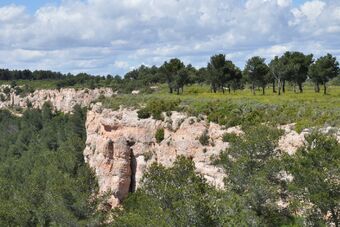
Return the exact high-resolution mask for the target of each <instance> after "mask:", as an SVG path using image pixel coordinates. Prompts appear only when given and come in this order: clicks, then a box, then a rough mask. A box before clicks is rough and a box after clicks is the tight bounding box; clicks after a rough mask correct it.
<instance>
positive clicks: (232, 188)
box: [113, 126, 340, 226]
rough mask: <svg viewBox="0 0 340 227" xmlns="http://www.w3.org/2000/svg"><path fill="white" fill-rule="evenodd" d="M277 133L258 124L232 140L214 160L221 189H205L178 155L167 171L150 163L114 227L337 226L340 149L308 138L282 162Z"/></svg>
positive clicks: (323, 138) (332, 143) (317, 137)
mask: <svg viewBox="0 0 340 227" xmlns="http://www.w3.org/2000/svg"><path fill="white" fill-rule="evenodd" d="M280 135H281V132H280V131H279V130H278V129H276V128H271V127H267V126H258V127H250V128H248V130H247V131H246V134H245V135H244V136H242V137H234V138H233V140H231V141H230V144H231V146H230V148H229V149H227V150H226V151H225V152H222V154H221V155H220V157H218V158H217V159H216V161H215V162H216V164H217V165H221V166H223V167H224V169H225V171H226V173H227V174H228V177H227V179H226V180H225V183H226V186H225V188H224V189H221V190H219V189H216V188H214V187H211V186H209V185H208V184H207V183H206V181H205V180H204V178H203V177H201V176H199V175H197V174H196V173H195V167H194V163H193V162H192V161H190V160H188V159H185V158H183V157H179V158H178V159H177V161H176V162H175V164H174V166H173V167H171V168H168V169H166V168H164V167H163V166H159V165H156V164H154V165H153V166H152V167H151V168H150V169H149V170H148V172H147V173H146V174H145V175H144V178H143V181H142V187H141V188H140V189H138V190H137V192H136V193H134V194H131V195H130V196H129V197H128V198H127V199H126V200H125V201H124V203H123V208H124V209H117V210H115V211H114V213H113V214H114V217H115V218H114V222H113V225H114V226H303V225H306V226H323V225H325V224H327V223H328V224H329V223H330V222H333V223H338V222H339V221H340V219H339V215H338V213H339V208H340V207H339V199H340V194H339V191H340V187H339V175H340V172H339V169H340V168H339V165H340V162H339V160H340V159H339V158H340V157H339V155H340V152H339V151H340V144H339V143H338V142H337V141H336V140H335V139H334V138H330V137H327V136H321V135H318V134H313V135H312V136H311V137H310V138H309V142H310V145H311V144H312V143H311V142H312V141H314V142H313V145H312V146H307V147H306V148H304V149H303V150H302V151H301V152H298V153H297V154H296V155H294V156H291V157H286V156H285V155H284V154H281V153H280V151H279V150H277V149H275V148H276V145H277V140H278V138H279V136H280ZM289 174H292V176H293V177H294V179H293V180H290V179H289V177H287V176H289ZM279 201H281V203H282V202H283V203H282V204H285V205H279V203H278V202H279ZM309 202H312V205H311V204H308V203H309ZM327 214H330V215H329V216H328V218H325V217H326V215H327ZM336 226H337V224H336Z"/></svg>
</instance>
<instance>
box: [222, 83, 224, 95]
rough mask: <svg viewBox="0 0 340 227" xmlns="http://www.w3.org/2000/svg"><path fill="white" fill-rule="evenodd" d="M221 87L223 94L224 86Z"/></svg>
mask: <svg viewBox="0 0 340 227" xmlns="http://www.w3.org/2000/svg"><path fill="white" fill-rule="evenodd" d="M221 88H222V93H223V94H224V86H223V85H222V86H221Z"/></svg>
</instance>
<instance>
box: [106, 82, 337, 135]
mask: <svg viewBox="0 0 340 227" xmlns="http://www.w3.org/2000/svg"><path fill="white" fill-rule="evenodd" d="M287 90H288V91H287V92H286V93H285V94H283V95H281V96H278V95H277V94H275V93H272V91H271V89H270V88H268V89H267V90H266V94H265V95H262V94H261V93H262V92H261V91H258V92H257V94H256V95H255V96H254V95H252V93H251V92H250V90H248V89H245V90H242V91H236V92H235V93H233V92H232V93H231V94H227V93H226V94H222V93H216V94H214V93H210V91H209V87H208V86H199V85H193V86H189V87H185V90H184V93H183V94H180V95H176V94H169V93H167V88H166V86H165V85H163V86H161V89H160V91H158V92H156V93H153V94H148V95H138V96H132V95H120V96H117V97H114V98H109V99H104V100H101V101H103V103H104V106H105V107H108V108H113V109H117V108H118V107H119V106H120V105H123V106H126V107H128V106H129V107H131V106H132V107H136V108H139V107H140V106H143V105H145V104H146V103H147V102H148V101H149V100H153V99H162V100H176V99H180V100H181V105H180V106H181V109H182V110H184V111H187V112H189V113H190V114H192V115H198V114H200V113H204V114H207V115H208V116H210V117H209V118H210V120H212V121H216V122H218V123H220V124H226V125H227V126H232V125H237V124H243V123H244V122H245V123H246V124H256V123H259V122H271V123H275V124H276V123H279V124H285V123H292V122H297V128H298V129H303V128H305V127H311V126H323V125H325V124H326V125H331V126H337V127H340V87H339V86H331V87H329V89H328V93H329V94H328V95H323V94H322V93H315V92H314V90H313V88H312V87H309V86H308V87H305V90H304V92H303V93H302V94H300V93H294V92H293V91H292V89H291V88H288V89H287Z"/></svg>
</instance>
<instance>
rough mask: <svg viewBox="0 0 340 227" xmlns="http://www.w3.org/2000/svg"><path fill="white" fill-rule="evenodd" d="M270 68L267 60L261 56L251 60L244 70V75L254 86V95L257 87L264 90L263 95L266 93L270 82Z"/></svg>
mask: <svg viewBox="0 0 340 227" xmlns="http://www.w3.org/2000/svg"><path fill="white" fill-rule="evenodd" d="M268 72H269V68H268V66H267V65H266V63H265V59H264V58H261V57H259V56H255V57H252V58H250V59H249V60H248V61H247V63H246V66H245V68H244V75H245V76H246V78H247V80H248V81H249V82H250V83H251V85H252V90H253V94H255V87H256V86H259V87H261V88H262V94H264V92H265V87H266V85H267V83H268V82H269V80H268Z"/></svg>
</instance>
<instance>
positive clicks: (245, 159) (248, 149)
mask: <svg viewBox="0 0 340 227" xmlns="http://www.w3.org/2000/svg"><path fill="white" fill-rule="evenodd" d="M281 134H282V132H281V131H280V130H278V129H276V128H271V127H267V126H263V125H260V126H253V127H249V128H246V133H245V135H243V136H241V137H236V138H233V140H232V141H230V148H228V149H227V150H226V151H225V152H222V153H221V155H220V158H219V159H218V160H217V161H216V164H219V165H222V166H223V167H224V169H225V171H226V173H227V175H228V177H227V178H226V188H227V189H229V190H231V191H232V192H234V193H236V194H237V195H238V196H240V197H242V198H244V199H245V204H247V205H246V206H248V207H251V210H253V211H254V212H255V213H256V215H257V216H258V218H260V219H261V220H262V222H263V224H264V225H269V226H280V225H283V224H292V223H294V222H295V219H294V217H293V216H292V215H291V214H290V212H289V211H287V210H283V209H281V208H280V207H278V205H277V201H279V199H280V198H281V194H280V193H279V192H280V191H284V190H283V189H284V188H283V187H284V186H285V185H284V182H281V181H280V180H279V179H278V178H277V174H278V173H279V172H280V170H281V167H280V165H279V162H278V161H277V159H276V157H277V155H278V151H277V149H276V147H277V141H278V139H279V137H280V135H281ZM282 168H283V167H282Z"/></svg>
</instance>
